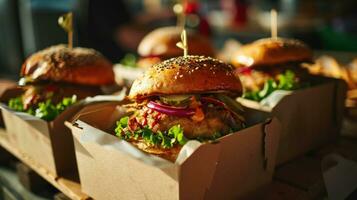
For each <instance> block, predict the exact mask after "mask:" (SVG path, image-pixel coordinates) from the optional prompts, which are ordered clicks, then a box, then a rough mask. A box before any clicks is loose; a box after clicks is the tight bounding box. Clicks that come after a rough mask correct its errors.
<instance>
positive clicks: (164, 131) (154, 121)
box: [115, 56, 244, 161]
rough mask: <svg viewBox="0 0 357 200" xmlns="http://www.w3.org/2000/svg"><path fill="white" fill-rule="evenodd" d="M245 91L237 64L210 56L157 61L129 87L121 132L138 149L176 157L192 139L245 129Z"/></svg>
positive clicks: (169, 157)
mask: <svg viewBox="0 0 357 200" xmlns="http://www.w3.org/2000/svg"><path fill="white" fill-rule="evenodd" d="M241 94H242V85H241V82H240V80H239V79H238V78H237V77H236V76H235V75H234V68H233V67H232V66H230V65H228V64H225V63H223V62H221V61H219V60H216V59H213V58H210V57H205V56H182V57H176V58H171V59H169V60H166V61H163V62H161V63H158V64H155V65H153V66H152V67H151V68H149V69H148V70H147V71H146V72H145V74H144V75H143V76H142V77H141V78H139V79H137V80H136V81H135V82H134V83H133V86H132V88H131V90H130V94H129V98H130V99H131V100H132V101H134V103H132V104H128V105H125V107H126V108H127V109H128V112H129V113H130V114H129V115H127V116H125V117H122V118H121V119H120V120H119V121H118V122H117V126H116V129H115V133H116V135H117V136H118V137H119V138H121V139H124V140H127V141H129V142H131V143H132V144H133V145H135V146H136V147H138V148H139V149H141V150H143V151H145V152H148V153H151V154H154V155H158V156H160V157H163V158H165V159H168V160H171V161H174V160H175V159H176V157H177V155H178V153H179V151H180V149H181V147H182V146H183V145H184V144H185V143H186V142H187V140H189V139H196V140H200V141H206V140H215V139H217V138H219V137H221V136H224V135H226V134H229V133H233V132H235V131H236V130H239V129H241V128H242V127H244V120H243V117H242V116H241V113H242V109H241V107H240V105H239V104H238V103H237V102H236V101H234V100H233V99H232V98H231V96H237V95H241Z"/></svg>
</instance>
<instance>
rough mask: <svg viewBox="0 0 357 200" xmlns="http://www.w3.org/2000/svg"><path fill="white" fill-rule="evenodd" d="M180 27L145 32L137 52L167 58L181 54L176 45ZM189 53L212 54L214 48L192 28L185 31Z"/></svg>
mask: <svg viewBox="0 0 357 200" xmlns="http://www.w3.org/2000/svg"><path fill="white" fill-rule="evenodd" d="M181 32H182V28H180V27H173V26H172V27H171V26H170V27H163V28H158V29H155V30H154V31H152V32H150V33H149V34H147V35H146V36H145V37H144V39H143V40H142V41H141V42H140V44H139V47H138V53H139V55H140V56H142V57H152V56H157V57H160V58H164V59H168V58H172V57H177V56H180V55H182V50H181V49H180V48H178V47H177V46H176V43H177V42H179V41H181ZM187 43H188V46H189V52H188V53H189V54H191V55H205V56H213V54H214V50H213V47H212V45H211V42H210V41H209V39H208V38H207V37H205V36H202V35H199V34H197V33H195V32H194V31H192V30H188V31H187Z"/></svg>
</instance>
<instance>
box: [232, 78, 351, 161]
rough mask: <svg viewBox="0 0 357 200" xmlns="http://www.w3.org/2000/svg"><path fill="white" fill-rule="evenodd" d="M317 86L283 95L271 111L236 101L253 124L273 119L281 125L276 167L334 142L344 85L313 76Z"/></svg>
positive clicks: (339, 119) (338, 125)
mask: <svg viewBox="0 0 357 200" xmlns="http://www.w3.org/2000/svg"><path fill="white" fill-rule="evenodd" d="M311 81H312V82H314V83H318V84H317V85H315V86H313V87H309V88H305V89H301V90H296V91H294V92H292V93H291V94H290V95H287V96H284V97H283V98H282V99H281V100H280V101H279V102H278V103H277V105H276V106H274V107H273V108H271V107H267V106H262V105H261V104H260V103H258V102H254V101H251V100H247V99H241V98H240V99H239V100H238V101H239V102H240V103H241V104H243V106H244V107H246V113H247V114H248V115H249V116H250V118H254V119H255V121H261V120H263V119H265V118H271V117H276V118H278V119H279V121H280V122H281V124H282V130H281V137H280V144H279V150H278V158H277V162H276V163H277V164H278V165H280V164H282V163H285V162H287V161H289V160H291V159H293V158H295V157H297V156H299V155H302V154H304V153H306V152H308V151H310V150H313V149H316V148H318V147H320V146H322V145H324V144H326V143H329V142H332V141H335V140H336V138H337V137H338V135H339V131H340V128H341V123H342V118H343V111H344V100H345V96H346V84H345V83H344V82H343V81H341V80H337V79H331V78H323V77H314V78H312V79H311Z"/></svg>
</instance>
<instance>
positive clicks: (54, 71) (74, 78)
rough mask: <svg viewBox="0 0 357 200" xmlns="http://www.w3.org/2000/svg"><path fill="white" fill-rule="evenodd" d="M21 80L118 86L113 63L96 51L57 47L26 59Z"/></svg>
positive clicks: (63, 46)
mask: <svg viewBox="0 0 357 200" xmlns="http://www.w3.org/2000/svg"><path fill="white" fill-rule="evenodd" d="M21 76H23V77H26V78H29V79H31V80H32V82H39V81H54V82H66V83H73V84H81V85H93V86H97V85H110V84H114V83H115V80H114V72H113V70H112V63H111V62H110V61H108V60H107V59H106V58H104V57H103V56H102V55H101V54H100V53H99V52H97V51H95V50H94V49H86V48H79V47H76V48H72V49H70V48H68V47H66V46H65V45H57V46H52V47H49V48H46V49H44V50H42V51H39V52H37V53H35V54H33V55H32V56H30V57H29V58H27V59H26V61H25V63H24V64H23V65H22V69H21Z"/></svg>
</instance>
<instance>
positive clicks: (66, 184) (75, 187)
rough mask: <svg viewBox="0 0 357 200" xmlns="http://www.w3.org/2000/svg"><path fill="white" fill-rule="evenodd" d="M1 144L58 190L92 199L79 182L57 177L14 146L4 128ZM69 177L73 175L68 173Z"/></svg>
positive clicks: (80, 199)
mask: <svg viewBox="0 0 357 200" xmlns="http://www.w3.org/2000/svg"><path fill="white" fill-rule="evenodd" d="M0 145H1V146H2V147H3V148H4V149H6V150H7V151H9V152H10V153H11V154H13V155H14V156H15V157H17V158H18V159H19V160H21V161H22V162H23V163H25V164H26V165H28V166H29V167H31V168H32V169H33V170H34V171H35V172H36V173H38V174H39V175H40V176H41V177H42V178H44V179H45V180H47V181H48V182H49V183H51V184H52V185H53V186H54V187H56V188H57V189H58V190H60V191H61V192H63V193H64V194H65V195H66V196H68V197H69V198H71V199H74V200H86V199H91V198H90V197H89V196H88V195H86V194H84V193H83V192H82V191H81V186H80V184H79V183H77V182H75V181H72V180H70V179H68V178H65V177H56V176H55V175H53V174H51V173H50V172H48V171H47V170H46V169H45V168H44V167H42V166H40V165H39V164H38V163H36V162H35V161H34V160H32V159H31V158H30V157H28V156H26V154H25V153H23V152H20V151H19V150H18V149H17V148H15V147H13V146H12V145H11V144H10V143H9V142H8V140H7V136H6V132H5V130H4V129H0ZM68 177H71V176H70V175H68Z"/></svg>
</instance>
